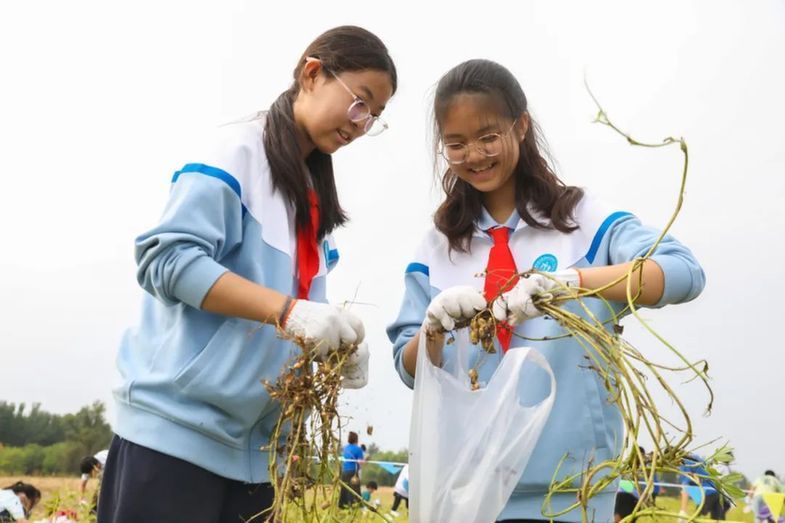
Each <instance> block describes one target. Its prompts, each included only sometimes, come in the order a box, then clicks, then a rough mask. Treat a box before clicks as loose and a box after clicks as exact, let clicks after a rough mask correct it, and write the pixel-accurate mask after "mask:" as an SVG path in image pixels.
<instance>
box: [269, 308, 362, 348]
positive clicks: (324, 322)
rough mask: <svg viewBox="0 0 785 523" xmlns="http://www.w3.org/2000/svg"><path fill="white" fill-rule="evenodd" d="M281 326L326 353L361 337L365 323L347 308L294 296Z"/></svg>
mask: <svg viewBox="0 0 785 523" xmlns="http://www.w3.org/2000/svg"><path fill="white" fill-rule="evenodd" d="M282 327H283V330H284V332H286V334H288V335H289V336H292V337H294V338H300V339H302V340H303V341H304V342H305V343H307V344H309V345H312V346H313V348H315V349H316V350H317V356H318V357H325V356H327V354H329V353H330V352H332V351H334V350H336V349H338V348H339V347H340V346H341V345H348V344H353V343H357V344H359V343H360V342H362V341H363V338H365V327H364V326H363V322H362V320H360V318H358V317H357V316H355V315H354V314H352V313H351V312H349V311H346V310H343V309H339V308H338V307H335V306H334V305H329V304H327V303H318V302H315V301H307V300H297V301H295V303H294V305H293V306H292V310H291V311H290V312H289V315H288V316H287V317H286V320H285V322H284V324H283V326H282Z"/></svg>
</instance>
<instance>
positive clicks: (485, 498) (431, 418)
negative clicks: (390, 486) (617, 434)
mask: <svg viewBox="0 0 785 523" xmlns="http://www.w3.org/2000/svg"><path fill="white" fill-rule="evenodd" d="M425 339H426V337H425V334H424V333H421V335H420V347H419V349H418V354H417V372H416V374H415V380H414V401H413V405H412V422H411V432H410V435H409V502H410V504H411V505H410V510H409V521H410V522H412V523H441V522H448V521H449V522H451V523H489V522H493V521H495V520H496V517H497V516H498V515H499V513H501V511H502V509H503V508H504V506H505V505H506V503H507V500H508V499H509V498H510V495H511V494H512V491H513V489H514V488H515V485H516V484H517V483H518V480H519V479H520V477H521V474H522V473H523V470H524V468H525V467H526V464H527V463H528V461H529V458H530V457H531V454H532V451H533V450H534V446H535V444H536V443H537V440H538V439H539V437H540V434H541V433H542V429H543V427H544V426H545V422H546V421H547V420H548V416H549V415H550V412H551V408H552V407H553V401H554V398H555V395H556V380H555V378H554V376H553V371H552V370H551V368H550V366H549V365H548V362H547V361H546V360H545V357H543V356H542V354H540V353H539V352H537V351H535V350H533V349H529V348H517V349H514V350H509V351H508V352H507V353H506V354H505V355H504V358H502V361H501V364H500V365H499V367H498V368H497V369H496V371H495V372H494V374H493V376H492V377H491V379H490V380H489V381H488V384H487V386H486V387H485V388H481V389H480V390H477V391H472V390H471V383H470V380H469V376H468V372H469V365H468V361H469V359H470V358H469V350H471V349H472V348H473V347H472V346H471V344H470V342H469V339H468V333H467V332H466V330H465V329H464V330H461V331H459V332H458V333H457V334H456V339H455V342H454V344H453V345H452V347H451V348H450V350H454V351H456V353H455V358H454V359H453V361H451V362H450V365H449V366H445V368H438V367H436V366H434V365H433V364H432V363H431V361H430V359H429V358H428V356H427V351H426V348H425ZM445 350H446V349H445ZM524 365H538V366H539V367H541V368H542V369H544V370H545V371H546V372H547V373H548V375H549V376H550V385H551V386H550V394H549V395H548V397H546V398H545V399H543V400H542V401H541V402H539V403H537V404H536V405H533V406H524V405H522V404H521V402H520V400H519V394H520V392H519V391H520V390H521V387H522V385H524V384H522V383H520V381H521V375H522V374H523V373H522V369H523V367H524Z"/></svg>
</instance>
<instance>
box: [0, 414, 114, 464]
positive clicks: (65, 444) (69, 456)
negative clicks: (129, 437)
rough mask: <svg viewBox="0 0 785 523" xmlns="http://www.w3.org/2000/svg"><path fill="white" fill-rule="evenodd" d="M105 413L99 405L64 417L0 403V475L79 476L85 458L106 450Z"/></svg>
mask: <svg viewBox="0 0 785 523" xmlns="http://www.w3.org/2000/svg"><path fill="white" fill-rule="evenodd" d="M105 412H106V408H105V406H104V404H103V403H102V402H100V401H96V402H94V403H93V404H92V405H88V406H85V407H82V408H81V409H80V410H79V411H78V412H76V413H75V414H63V415H60V414H52V413H50V412H46V411H45V410H42V409H41V405H40V404H38V403H35V404H33V406H32V408H30V409H29V410H28V409H27V406H26V405H25V404H24V403H20V404H19V405H15V404H13V403H8V402H5V401H0V475H6V476H8V475H62V474H78V473H79V461H80V460H81V459H82V458H83V457H84V456H89V455H93V454H95V453H96V452H98V451H99V450H102V449H105V448H107V447H108V446H109V441H110V440H111V439H112V429H111V427H110V426H109V423H107V422H106V419H105V418H104V415H105Z"/></svg>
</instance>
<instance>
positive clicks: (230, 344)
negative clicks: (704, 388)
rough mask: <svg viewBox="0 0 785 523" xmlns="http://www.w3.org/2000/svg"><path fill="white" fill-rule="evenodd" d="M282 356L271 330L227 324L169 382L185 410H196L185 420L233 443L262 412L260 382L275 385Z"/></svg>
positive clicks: (283, 351)
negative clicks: (180, 397) (187, 406)
mask: <svg viewBox="0 0 785 523" xmlns="http://www.w3.org/2000/svg"><path fill="white" fill-rule="evenodd" d="M276 342H277V343H276ZM287 353H288V351H286V348H285V347H282V346H280V341H279V340H277V339H276V338H275V333H274V330H273V328H272V327H270V326H260V325H259V324H258V323H254V322H251V321H248V320H242V319H237V318H230V319H227V320H226V321H225V322H224V323H223V324H222V325H221V326H220V327H219V328H218V330H217V331H216V332H215V334H214V335H213V336H212V338H211V339H210V341H209V342H208V343H207V345H205V347H204V349H202V351H201V352H200V353H199V354H197V356H196V357H194V358H193V359H192V360H191V361H190V362H189V363H188V364H187V365H186V366H185V367H184V368H183V369H182V370H181V371H180V372H179V373H178V374H177V376H175V378H174V383H175V386H176V388H177V389H178V390H179V391H180V392H181V393H182V394H183V396H184V399H185V400H186V402H187V403H188V404H189V408H193V409H195V410H197V412H194V413H193V414H194V415H193V416H192V417H191V419H192V420H198V422H195V423H196V428H197V429H198V430H200V431H201V432H205V433H207V434H209V435H211V436H213V437H217V438H218V439H221V440H226V439H229V440H232V441H233V442H234V444H238V443H239V441H238V440H242V439H244V438H245V437H246V436H247V434H248V432H249V431H250V430H251V428H252V427H253V426H254V424H255V423H256V422H257V421H258V420H259V418H260V416H261V415H262V413H263V411H265V409H266V407H268V405H269V403H270V398H269V395H268V394H267V391H266V389H265V388H264V386H263V385H262V381H263V380H270V381H274V380H275V378H276V377H277V376H278V374H279V372H280V371H281V368H282V366H283V364H284V363H285V362H286V359H287ZM276 356H277V357H276Z"/></svg>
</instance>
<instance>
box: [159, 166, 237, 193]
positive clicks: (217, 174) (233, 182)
mask: <svg viewBox="0 0 785 523" xmlns="http://www.w3.org/2000/svg"><path fill="white" fill-rule="evenodd" d="M184 173H201V174H204V175H206V176H212V177H213V178H218V179H219V180H221V181H223V182H224V183H225V184H226V185H228V186H229V187H231V188H232V190H233V191H234V192H235V193H236V194H237V197H238V198H240V197H241V196H242V190H241V189H240V182H238V181H237V179H236V178H235V177H234V176H232V175H231V174H229V173H228V172H226V171H224V170H222V169H219V168H217V167H211V166H209V165H205V164H203V163H189V164H187V165H185V166H184V167H183V168H182V169H180V170H179V171H177V172H176V173H174V176H173V177H172V183H174V182H176V181H177V179H178V178H179V177H180V175H181V174H184Z"/></svg>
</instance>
